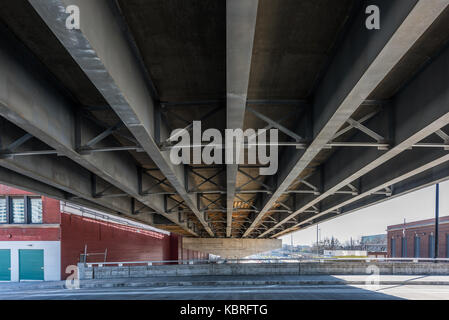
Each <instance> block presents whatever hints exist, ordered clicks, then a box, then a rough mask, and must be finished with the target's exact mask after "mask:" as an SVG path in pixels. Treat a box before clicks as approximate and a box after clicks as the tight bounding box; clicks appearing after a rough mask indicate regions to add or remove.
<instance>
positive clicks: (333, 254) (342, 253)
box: [324, 250, 368, 257]
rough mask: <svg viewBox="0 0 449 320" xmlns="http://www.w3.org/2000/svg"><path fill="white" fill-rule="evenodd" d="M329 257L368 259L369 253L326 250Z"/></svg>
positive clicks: (325, 253) (325, 252)
mask: <svg viewBox="0 0 449 320" xmlns="http://www.w3.org/2000/svg"><path fill="white" fill-rule="evenodd" d="M324 255H325V256H328V257H351V256H352V257H367V256H368V252H366V251H364V250H324Z"/></svg>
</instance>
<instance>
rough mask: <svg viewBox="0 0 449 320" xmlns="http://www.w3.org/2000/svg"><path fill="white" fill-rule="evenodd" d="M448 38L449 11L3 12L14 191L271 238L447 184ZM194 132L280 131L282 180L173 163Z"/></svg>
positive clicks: (200, 6)
mask: <svg viewBox="0 0 449 320" xmlns="http://www.w3.org/2000/svg"><path fill="white" fill-rule="evenodd" d="M69 5H75V6H77V7H78V8H79V14H80V20H79V22H80V25H79V29H77V28H75V29H71V28H67V26H66V20H67V18H68V17H69V13H66V8H67V7H68V6H69ZM368 5H375V6H378V8H380V28H379V29H369V28H367V27H366V20H367V18H368V14H367V13H366V7H367V6H368ZM448 26H449V0H397V1H396V0H395V1H391V0H371V1H359V0H342V1H332V0H291V1H290V0H285V1H273V0H246V1H239V0H226V1H215V0H206V1H188V0H179V1H163V0H154V1H146V0H116V1H112V0H111V1H109V0H96V1H83V0H70V1H68V0H48V1H42V0H28V1H26V0H17V1H3V2H2V3H1V4H0V42H1V43H2V45H1V47H0V141H1V144H0V182H2V183H5V184H9V185H14V186H16V187H19V188H22V189H26V190H30V191H33V192H38V193H41V194H44V195H47V196H51V197H54V198H57V199H61V200H64V201H70V202H73V203H77V204H81V205H83V206H87V207H91V208H94V209H99V210H104V211H106V212H109V213H112V214H117V215H121V216H125V217H127V218H129V219H133V220H136V221H139V222H141V223H145V224H148V225H152V226H156V227H158V228H161V229H165V230H168V231H171V232H175V233H179V234H182V235H185V236H188V237H192V238H237V239H239V238H249V239H253V238H254V239H255V238H262V239H269V238H277V237H279V236H281V235H285V234H287V233H290V232H293V231H296V230H301V229H303V228H307V227H309V226H311V225H314V224H316V223H319V222H322V221H325V220H327V219H332V218H336V217H339V216H341V215H343V214H345V213H348V212H352V211H355V210H357V209H360V208H362V207H365V206H368V205H372V204H374V203H378V202H380V201H386V200H388V199H391V198H393V197H396V196H399V195H401V194H404V193H407V192H410V191H413V190H416V189H419V188H422V187H424V186H427V185H429V184H432V183H436V182H440V181H443V180H447V179H448V178H449V169H448V161H449V46H448V44H449V28H448ZM193 121H201V127H202V130H203V131H204V130H206V129H218V131H219V132H221V133H223V132H224V130H225V129H243V130H246V129H254V130H258V129H264V130H268V129H278V141H269V142H268V143H267V145H268V146H270V145H273V146H274V145H276V146H277V148H278V157H277V159H276V161H277V171H276V173H275V174H273V175H261V174H260V169H261V167H267V165H266V164H263V163H261V162H256V163H249V162H248V161H245V162H244V163H240V164H239V163H226V162H222V163H213V164H205V163H204V162H202V163H197V164H194V163H193V162H192V163H188V164H183V163H181V164H174V163H173V161H172V159H171V158H170V153H171V151H172V150H174V149H176V147H175V146H174V145H173V141H171V140H170V137H172V135H171V132H172V130H173V129H177V128H185V129H186V131H187V132H191V131H192V129H193ZM249 143H250V142H247V144H249ZM219 144H220V145H219V146H217V148H223V146H222V145H221V142H220V143H219ZM204 147H205V146H204V145H200V146H191V145H189V148H192V149H194V151H195V148H197V149H198V148H199V149H203V148H204ZM250 147H251V146H249V145H247V148H250ZM249 239H248V240H249ZM200 240H204V239H200ZM242 243H243V242H242ZM267 243H268V242H267ZM272 244H274V242H273V243H272ZM276 245H277V242H276ZM236 250H239V249H238V246H236Z"/></svg>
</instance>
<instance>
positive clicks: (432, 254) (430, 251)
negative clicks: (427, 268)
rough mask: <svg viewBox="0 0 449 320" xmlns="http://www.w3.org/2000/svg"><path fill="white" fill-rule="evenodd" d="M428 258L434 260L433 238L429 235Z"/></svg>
mask: <svg viewBox="0 0 449 320" xmlns="http://www.w3.org/2000/svg"><path fill="white" fill-rule="evenodd" d="M429 258H435V236H434V235H433V234H430V235H429Z"/></svg>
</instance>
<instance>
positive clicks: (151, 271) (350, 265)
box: [79, 261, 449, 279]
mask: <svg viewBox="0 0 449 320" xmlns="http://www.w3.org/2000/svg"><path fill="white" fill-rule="evenodd" d="M368 267H370V269H369V270H373V268H374V269H375V268H378V270H379V273H380V274H381V275H449V264H447V263H432V262H419V263H412V262H365V261H363V262H360V261H357V262H355V261H354V262H351V261H348V262H346V261H340V262H300V263H230V264H198V265H163V266H122V267H113V266H111V267H95V266H94V267H84V266H82V265H80V270H79V274H80V279H118V278H147V277H168V276H244V275H252V276H268V275H272V276H294V275H366V274H370V272H371V271H369V270H368Z"/></svg>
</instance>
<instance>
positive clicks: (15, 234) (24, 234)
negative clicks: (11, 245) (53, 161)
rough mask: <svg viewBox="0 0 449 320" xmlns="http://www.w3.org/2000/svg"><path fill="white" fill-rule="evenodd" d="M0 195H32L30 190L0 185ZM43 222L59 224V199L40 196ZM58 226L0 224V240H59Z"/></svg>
mask: <svg viewBox="0 0 449 320" xmlns="http://www.w3.org/2000/svg"><path fill="white" fill-rule="evenodd" d="M0 195H2V196H25V195H33V194H32V193H30V192H27V191H23V190H20V189H16V188H12V187H8V186H5V185H0ZM42 215H43V224H60V222H61V219H60V218H61V216H60V213H59V201H58V200H54V199H51V198H47V197H42ZM60 239H61V237H60V230H59V226H55V227H47V226H43V225H39V226H33V225H29V226H27V227H22V226H14V225H7V226H2V225H0V241H59V240H60Z"/></svg>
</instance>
